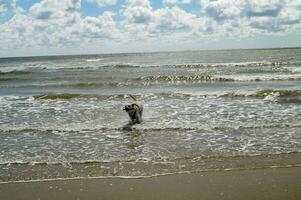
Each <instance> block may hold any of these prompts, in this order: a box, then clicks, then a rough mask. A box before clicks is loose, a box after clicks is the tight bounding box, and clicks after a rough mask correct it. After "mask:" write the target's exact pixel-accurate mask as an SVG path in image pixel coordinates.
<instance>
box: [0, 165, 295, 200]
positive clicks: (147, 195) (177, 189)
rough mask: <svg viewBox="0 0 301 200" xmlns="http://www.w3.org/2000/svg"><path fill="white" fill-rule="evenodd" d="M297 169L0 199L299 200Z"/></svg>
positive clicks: (10, 190) (57, 184)
mask: <svg viewBox="0 0 301 200" xmlns="http://www.w3.org/2000/svg"><path fill="white" fill-rule="evenodd" d="M300 186H301V168H300V167H293V168H269V169H257V170H236V171H215V172H200V173H190V174H175V175H166V176H158V177H151V178H131V179H127V178H93V179H73V180H49V181H35V182H16V183H4V184H1V185H0V199H4V200H5V199H7V200H8V199H9V200H15V199H16V200H17V199H23V200H33V199H41V200H44V199H56V200H60V199H62V200H63V199H64V200H69V199H70V200H71V199H102V200H104V199H108V200H114V199H124V200H126V199H146V200H150V199H156V200H158V199H162V200H166V199H173V200H175V199H190V200H194V199H206V200H210V199H214V200H215V199H229V200H230V199H231V200H235V199H244V200H247V199H250V200H251V199H256V200H261V199H262V200H263V199H267V200H268V199H269V200H278V199H279V200H283V199H285V200H298V199H300V198H301V190H300Z"/></svg>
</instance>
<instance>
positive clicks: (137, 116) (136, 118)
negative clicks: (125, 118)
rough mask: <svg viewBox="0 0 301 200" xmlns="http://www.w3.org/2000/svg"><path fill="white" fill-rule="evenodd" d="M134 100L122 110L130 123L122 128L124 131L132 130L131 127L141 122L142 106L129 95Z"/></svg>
mask: <svg viewBox="0 0 301 200" xmlns="http://www.w3.org/2000/svg"><path fill="white" fill-rule="evenodd" d="M130 97H131V98H132V99H133V100H134V101H133V102H132V103H131V104H129V105H126V106H124V108H123V110H124V111H126V112H127V113H128V115H129V117H130V122H129V123H128V124H127V125H125V126H124V127H123V129H126V130H132V126H133V125H135V124H140V123H141V122H142V114H143V105H142V104H141V103H140V102H139V101H137V99H136V98H135V97H133V96H131V95H130Z"/></svg>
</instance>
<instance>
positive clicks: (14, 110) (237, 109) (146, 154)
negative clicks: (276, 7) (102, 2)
mask: <svg viewBox="0 0 301 200" xmlns="http://www.w3.org/2000/svg"><path fill="white" fill-rule="evenodd" d="M300 85H301V49H300V48H293V49H249V50H247V49H246V50H216V51H183V52H157V53H129V54H100V55H73V56H44V57H24V58H0V113H1V118H0V190H1V192H0V199H28V200H29V199H77V198H79V199H300V191H299V190H298V189H299V188H300V186H301V184H300V180H301V177H300V166H301V159H300V158H301V143H300V141H301V134H300V132H301V115H300V113H301V90H300ZM130 95H133V96H134V97H135V98H136V99H138V101H140V102H141V103H142V105H143V107H144V110H143V116H142V123H141V124H137V125H134V126H133V129H132V131H127V130H124V129H122V127H123V126H124V125H125V124H127V123H128V122H129V117H128V115H127V113H126V112H125V111H123V108H124V106H125V105H129V104H131V103H132V98H131V97H130Z"/></svg>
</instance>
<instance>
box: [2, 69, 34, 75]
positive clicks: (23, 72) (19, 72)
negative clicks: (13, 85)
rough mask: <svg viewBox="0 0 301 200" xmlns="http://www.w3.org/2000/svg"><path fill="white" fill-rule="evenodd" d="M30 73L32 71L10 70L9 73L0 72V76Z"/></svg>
mask: <svg viewBox="0 0 301 200" xmlns="http://www.w3.org/2000/svg"><path fill="white" fill-rule="evenodd" d="M30 73H32V71H28V70H21V69H20V70H11V71H1V70H0V75H1V74H2V75H6V74H7V75H11V74H30Z"/></svg>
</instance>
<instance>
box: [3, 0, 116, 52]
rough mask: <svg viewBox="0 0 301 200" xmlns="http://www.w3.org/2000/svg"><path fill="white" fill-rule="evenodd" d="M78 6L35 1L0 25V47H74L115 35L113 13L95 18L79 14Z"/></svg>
mask: <svg viewBox="0 0 301 200" xmlns="http://www.w3.org/2000/svg"><path fill="white" fill-rule="evenodd" d="M80 6H81V1H80V0H43V1H41V2H39V3H36V4H34V5H33V6H32V7H31V8H30V9H29V10H28V11H27V12H22V13H16V14H15V15H14V16H13V17H12V18H11V19H10V20H9V21H7V22H5V23H3V24H2V25H1V24H0V37H1V38H3V39H1V41H0V46H2V47H4V46H6V47H7V46H12V45H13V46H15V47H29V46H30V47H37V46H68V45H69V46H72V45H75V46H76V45H78V44H79V43H82V42H95V41H100V40H105V39H110V40H112V39H115V38H116V37H117V35H118V30H117V28H116V23H115V22H114V20H113V15H114V14H113V13H112V12H104V13H103V14H102V15H100V16H98V17H89V16H87V17H81V15H80ZM1 44H2V45H1ZM0 48H1V47H0Z"/></svg>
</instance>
